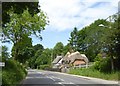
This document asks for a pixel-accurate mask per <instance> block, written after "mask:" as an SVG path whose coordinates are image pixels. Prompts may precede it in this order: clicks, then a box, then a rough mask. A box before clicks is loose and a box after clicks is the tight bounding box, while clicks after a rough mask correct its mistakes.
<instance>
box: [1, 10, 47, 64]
mask: <svg viewBox="0 0 120 86" xmlns="http://www.w3.org/2000/svg"><path fill="white" fill-rule="evenodd" d="M8 13H9V15H10V21H9V23H6V24H5V26H4V27H3V33H4V36H5V37H6V38H8V39H9V40H10V41H11V42H13V44H14V46H13V52H14V53H13V57H14V58H15V59H18V58H19V61H20V60H21V61H20V62H23V63H24V62H25V60H26V58H28V57H30V56H25V55H28V54H30V52H27V51H28V48H26V47H25V46H28V45H30V43H31V44H32V42H31V38H29V36H31V34H33V35H35V36H37V37H39V38H40V39H42V37H41V35H40V34H41V33H40V32H41V31H42V30H44V29H45V28H44V27H45V26H46V24H47V23H48V21H47V17H46V15H45V14H44V13H43V11H40V13H39V14H34V15H33V16H32V15H31V14H30V13H29V10H28V9H27V10H24V11H23V13H22V14H17V13H14V9H13V8H12V9H11V10H9V11H8ZM21 57H23V58H25V59H23V58H21ZM23 60H24V61H23Z"/></svg>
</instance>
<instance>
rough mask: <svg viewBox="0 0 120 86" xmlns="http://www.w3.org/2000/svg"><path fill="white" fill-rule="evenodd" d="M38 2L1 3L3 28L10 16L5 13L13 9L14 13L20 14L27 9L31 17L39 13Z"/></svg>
mask: <svg viewBox="0 0 120 86" xmlns="http://www.w3.org/2000/svg"><path fill="white" fill-rule="evenodd" d="M38 7H39V5H38V2H2V22H3V26H4V24H5V23H7V22H9V21H10V16H9V14H8V13H7V12H8V11H9V10H10V9H11V8H13V10H14V13H17V14H22V13H23V11H24V10H26V9H27V8H28V11H29V13H30V14H31V15H32V16H33V15H34V14H36V13H39V12H40V10H39V9H38Z"/></svg>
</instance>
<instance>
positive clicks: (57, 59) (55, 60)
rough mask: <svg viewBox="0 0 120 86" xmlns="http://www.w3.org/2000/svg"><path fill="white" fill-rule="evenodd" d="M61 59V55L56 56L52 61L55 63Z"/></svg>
mask: <svg viewBox="0 0 120 86" xmlns="http://www.w3.org/2000/svg"><path fill="white" fill-rule="evenodd" d="M61 59H62V56H57V57H56V58H55V59H54V60H53V62H52V63H53V64H57V63H58V62H59V61H60V60H61Z"/></svg>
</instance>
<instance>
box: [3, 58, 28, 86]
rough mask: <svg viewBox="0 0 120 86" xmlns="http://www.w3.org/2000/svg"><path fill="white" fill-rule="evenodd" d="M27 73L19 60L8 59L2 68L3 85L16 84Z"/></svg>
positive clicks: (12, 85)
mask: <svg viewBox="0 0 120 86" xmlns="http://www.w3.org/2000/svg"><path fill="white" fill-rule="evenodd" d="M26 75H27V71H26V70H25V68H24V67H23V66H22V65H21V64H20V63H19V62H17V61H15V60H7V61H5V67H3V68H2V86H16V84H19V83H20V81H21V80H23V79H24V78H25V76H26Z"/></svg>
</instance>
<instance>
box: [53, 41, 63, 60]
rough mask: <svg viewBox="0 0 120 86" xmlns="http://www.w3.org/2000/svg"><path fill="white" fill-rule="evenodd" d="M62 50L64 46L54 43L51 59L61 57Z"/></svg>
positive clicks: (60, 43)
mask: <svg viewBox="0 0 120 86" xmlns="http://www.w3.org/2000/svg"><path fill="white" fill-rule="evenodd" d="M63 48H64V45H63V43H62V42H58V43H56V45H55V46H54V49H53V57H54V58H55V57H56V56H57V55H62V54H63Z"/></svg>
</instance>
